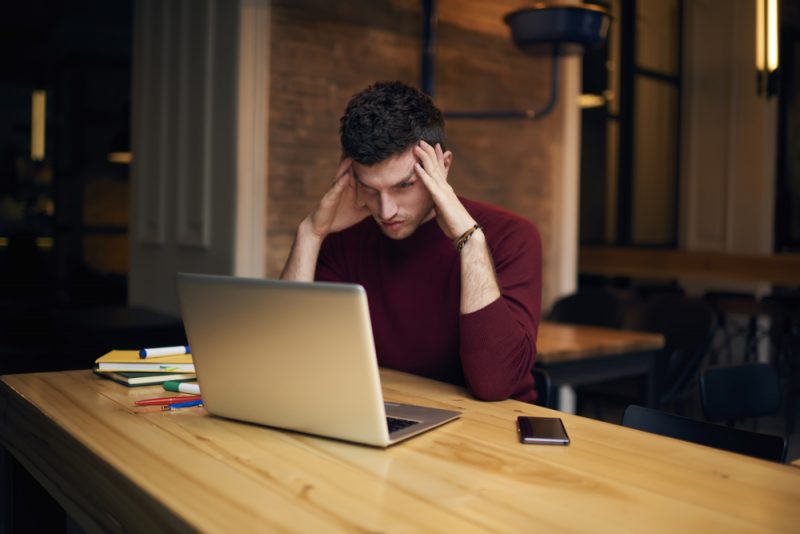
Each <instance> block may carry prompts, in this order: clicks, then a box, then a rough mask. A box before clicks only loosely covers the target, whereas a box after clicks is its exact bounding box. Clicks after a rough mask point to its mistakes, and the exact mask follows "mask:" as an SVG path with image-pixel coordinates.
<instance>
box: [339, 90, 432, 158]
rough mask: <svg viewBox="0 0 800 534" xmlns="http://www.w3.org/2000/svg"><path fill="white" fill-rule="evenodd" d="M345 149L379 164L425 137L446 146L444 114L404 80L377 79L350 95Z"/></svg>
mask: <svg viewBox="0 0 800 534" xmlns="http://www.w3.org/2000/svg"><path fill="white" fill-rule="evenodd" d="M339 135H340V137H341V142H342V152H343V153H344V155H345V156H348V157H351V158H353V160H354V161H356V162H357V163H360V164H362V165H375V164H376V163H380V162H381V161H385V160H387V159H389V158H390V157H391V156H394V155H396V154H400V153H402V152H404V151H405V150H406V149H408V147H410V146H411V145H413V144H414V143H416V142H418V141H419V140H420V139H423V140H425V141H426V142H427V143H430V144H431V145H435V144H436V143H440V144H441V145H442V150H444V141H445V133H444V117H442V112H441V111H439V109H438V108H437V107H436V106H435V105H434V103H433V100H431V98H430V97H429V96H428V95H426V94H425V93H423V92H422V91H420V90H419V89H416V88H414V87H411V86H409V85H407V84H405V83H403V82H400V81H393V82H377V83H375V84H373V85H371V86H369V87H367V88H366V89H364V90H363V91H361V92H360V93H358V94H357V95H355V96H354V97H353V98H351V99H350V102H348V104H347V108H346V109H345V111H344V115H343V116H342V118H341V120H340V126H339Z"/></svg>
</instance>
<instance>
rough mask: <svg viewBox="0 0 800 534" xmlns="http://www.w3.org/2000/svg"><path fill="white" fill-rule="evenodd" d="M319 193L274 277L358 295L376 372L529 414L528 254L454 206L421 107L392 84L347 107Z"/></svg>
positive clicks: (517, 238)
mask: <svg viewBox="0 0 800 534" xmlns="http://www.w3.org/2000/svg"><path fill="white" fill-rule="evenodd" d="M340 134H341V145H342V160H341V162H340V164H339V168H338V170H337V172H336V178H335V180H334V181H333V185H332V186H331V188H330V189H329V190H328V192H327V193H325V195H324V196H323V197H322V200H321V201H320V203H319V206H318V207H317V208H316V209H315V210H314V211H313V212H312V213H311V214H310V215H308V216H307V217H306V218H305V219H304V220H303V221H302V222H301V223H300V225H299V227H298V230H297V235H296V238H295V242H294V245H293V247H292V251H291V253H290V254H289V259H288V261H287V263H286V267H285V269H284V272H283V274H282V276H281V277H282V278H284V279H289V280H305V281H311V280H315V279H316V280H322V281H334V282H350V283H358V284H361V285H363V286H364V288H365V289H366V292H367V298H368V301H369V307H370V315H371V318H372V326H373V332H374V337H375V346H376V350H377V354H378V361H379V363H380V365H381V366H385V367H391V368H394V369H400V370H402V371H407V372H411V373H414V374H418V375H422V376H427V377H430V378H434V379H437V380H442V381H446V382H451V383H457V384H464V385H466V386H467V388H468V389H469V390H470V392H471V393H472V394H473V395H475V396H476V397H477V398H480V399H483V400H501V399H506V398H509V397H513V398H516V399H519V400H522V401H527V402H533V401H535V400H536V392H535V390H534V387H533V377H532V375H531V368H532V366H533V362H534V358H535V355H536V334H537V329H538V324H539V314H540V300H541V244H540V240H539V234H538V232H537V231H536V228H535V227H534V226H533V225H532V224H531V223H530V222H528V221H526V220H525V219H522V218H521V217H518V216H516V215H513V214H511V213H509V212H506V211H503V210H500V209H498V208H495V207H493V206H489V205H487V204H482V203H478V202H474V201H471V200H468V199H465V198H462V197H459V196H457V195H456V193H455V192H454V190H453V188H452V187H451V186H450V184H449V183H448V181H447V176H448V172H449V170H450V167H451V165H452V162H453V153H452V152H450V151H449V150H446V149H445V147H444V142H445V132H444V119H443V118H442V114H441V112H440V111H439V110H438V109H437V108H436V106H435V105H434V104H433V102H432V101H431V99H430V98H429V97H428V96H426V95H425V94H423V93H421V92H420V91H418V90H417V89H414V88H412V87H410V86H408V85H405V84H403V83H401V82H381V83H376V84H374V85H372V86H370V87H368V88H367V89H365V90H364V91H362V92H361V93H359V94H357V95H355V96H354V97H353V98H352V99H351V100H350V102H349V103H348V105H347V109H346V110H345V113H344V116H343V117H342V119H341V127H340Z"/></svg>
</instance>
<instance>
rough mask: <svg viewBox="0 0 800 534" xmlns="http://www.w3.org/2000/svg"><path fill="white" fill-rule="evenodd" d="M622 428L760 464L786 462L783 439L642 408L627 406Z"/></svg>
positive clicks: (784, 441) (785, 447)
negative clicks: (769, 461)
mask: <svg viewBox="0 0 800 534" xmlns="http://www.w3.org/2000/svg"><path fill="white" fill-rule="evenodd" d="M622 425H623V426H626V427H628V428H634V429H636V430H642V431H644V432H650V433H653V434H660V435H662V436H668V437H671V438H676V439H681V440H684V441H691V442H692V443H697V444H699V445H706V446H708V447H714V448H717V449H723V450H727V451H730V452H736V453H739V454H746V455H748V456H754V457H756V458H761V459H763V460H771V461H774V462H781V463H783V462H784V461H785V460H786V449H787V441H786V439H785V438H784V437H782V436H772V435H769V434H761V433H758V432H750V431H748V430H740V429H738V428H730V427H727V426H721V425H715V424H713V423H707V422H705V421H695V420H694V419H689V418H687V417H681V416H679V415H673V414H670V413H666V412H662V411H659V410H652V409H650V408H643V407H642V406H636V405H631V406H628V408H627V409H626V410H625V415H624V416H623V417H622Z"/></svg>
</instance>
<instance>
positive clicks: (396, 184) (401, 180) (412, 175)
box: [353, 169, 416, 189]
mask: <svg viewBox="0 0 800 534" xmlns="http://www.w3.org/2000/svg"><path fill="white" fill-rule="evenodd" d="M415 174H416V171H414V169H411V172H410V173H408V176H406V177H405V178H401V179H400V180H398V181H397V182H395V183H394V184H392V185H391V186H389V187H397V186H398V185H401V184H404V183H406V182H408V181H409V180H411V179H412V178H413V177H414V175H415ZM353 175H354V176H355V177H356V181H357V182H358V184H359V185H361V186H363V187H368V188H369V189H374V188H373V187H372V186H370V185H367V184H365V183H364V182H363V181H362V180H361V178H359V176H358V175H357V174H356V173H355V172H353Z"/></svg>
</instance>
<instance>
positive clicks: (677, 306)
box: [626, 294, 714, 406]
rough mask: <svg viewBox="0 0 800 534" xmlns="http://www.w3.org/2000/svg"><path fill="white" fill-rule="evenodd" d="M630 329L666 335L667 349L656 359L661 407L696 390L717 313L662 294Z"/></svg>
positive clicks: (696, 302)
mask: <svg viewBox="0 0 800 534" xmlns="http://www.w3.org/2000/svg"><path fill="white" fill-rule="evenodd" d="M626 326H628V327H630V328H632V329H634V330H645V331H648V332H658V333H661V334H663V335H664V339H665V346H664V348H663V349H662V350H661V351H659V353H658V355H657V358H656V376H657V381H658V403H659V406H660V405H664V404H669V403H670V402H672V401H674V400H678V399H681V398H684V397H686V396H687V395H688V393H690V392H694V391H695V388H696V385H695V383H696V381H697V377H698V375H699V373H700V369H701V367H702V365H703V362H704V361H705V358H706V355H707V353H708V350H709V347H710V345H711V338H712V332H713V326H714V313H713V311H712V310H711V308H710V307H709V305H708V304H707V303H706V302H704V301H702V300H700V299H693V298H687V297H684V296H681V295H677V294H665V295H658V296H655V297H652V298H650V299H649V300H648V301H647V302H645V303H644V304H643V305H642V306H641V308H640V310H639V313H638V314H637V315H636V316H635V318H634V319H633V320H632V322H631V323H629V324H628V325H626Z"/></svg>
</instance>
